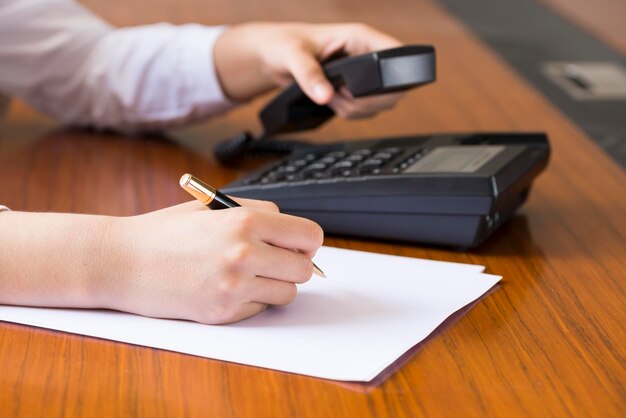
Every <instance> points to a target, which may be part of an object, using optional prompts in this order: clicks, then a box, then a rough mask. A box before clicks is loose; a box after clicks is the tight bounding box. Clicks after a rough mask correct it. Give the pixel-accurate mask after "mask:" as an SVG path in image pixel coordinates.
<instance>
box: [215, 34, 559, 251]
mask: <svg viewBox="0 0 626 418" xmlns="http://www.w3.org/2000/svg"><path fill="white" fill-rule="evenodd" d="M324 69H325V70H326V73H327V76H328V77H329V79H330V80H331V82H332V83H333V85H334V86H335V87H336V88H338V87H339V86H340V85H346V86H347V87H348V88H349V89H350V91H351V92H352V94H353V95H355V96H362V95H370V94H380V93H385V92H389V91H396V90H405V89H409V88H413V87H416V86H419V85H422V84H426V83H429V82H432V81H434V79H435V55H434V49H433V48H432V47H430V46H405V47H400V48H394V49H391V50H386V51H379V52H374V53H371V54H366V55H362V56H357V57H349V58H342V59H339V60H337V61H333V62H331V63H329V64H326V65H325V66H324ZM332 115H333V113H332V110H331V109H329V108H327V107H325V106H318V105H316V104H315V103H313V102H312V101H311V100H309V99H308V98H306V96H305V95H304V93H302V91H301V90H300V89H299V88H298V87H297V86H296V85H292V86H291V87H289V88H287V89H286V90H284V91H283V92H282V93H281V94H279V95H278V96H277V97H276V98H275V99H274V100H273V101H272V102H270V103H269V104H268V105H267V106H266V107H265V109H263V110H262V111H261V121H262V123H263V125H264V128H265V135H264V137H263V138H262V139H254V138H253V137H252V136H251V135H249V134H244V135H240V136H239V137H237V138H235V140H233V141H231V142H229V143H226V144H223V145H222V146H221V147H220V148H218V149H217V150H216V155H217V156H218V158H220V157H222V158H221V160H222V161H227V162H232V161H236V160H237V159H238V158H241V157H242V156H243V155H245V154H249V153H254V152H272V153H282V154H287V156H286V157H285V158H283V159H281V160H279V161H276V162H273V163H270V164H269V165H266V166H264V167H262V168H260V169H259V170H256V171H255V172H253V173H251V174H250V175H248V176H246V177H244V178H242V179H240V180H237V181H236V182H234V183H232V184H230V185H228V186H227V187H225V188H224V189H223V191H224V192H226V193H228V194H231V195H234V196H240V197H248V198H257V199H266V200H272V201H274V202H276V203H277V204H278V205H279V207H280V208H281V211H282V212H285V213H290V214H294V215H298V216H303V217H306V218H309V219H312V220H314V221H316V222H318V223H319V224H320V225H321V226H322V227H323V228H324V230H325V231H326V232H327V233H335V234H346V235H353V236H363V237H370V238H383V239H391V240H404V241H411V242H424V243H432V244H440V245H451V246H456V247H464V248H470V247H475V246H477V245H479V244H480V243H481V242H483V241H484V240H485V239H486V238H487V237H488V236H489V235H490V234H491V233H492V232H493V231H494V230H495V229H496V228H497V227H498V226H500V225H501V224H502V223H503V222H505V221H506V220H507V219H509V218H510V217H511V216H512V215H513V213H514V212H515V210H516V209H517V208H518V207H519V206H520V205H521V204H522V203H523V202H524V201H525V199H526V197H527V196H528V192H529V190H530V187H531V184H532V181H533V180H534V178H535V177H536V176H537V174H538V173H539V172H540V171H541V170H542V169H543V168H544V167H545V166H546V164H547V161H548V156H549V152H550V150H549V145H548V141H547V137H546V136H545V135H544V134H542V133H527V134H525V133H482V134H479V133H473V134H450V135H446V134H440V135H427V136H410V137H401V138H384V139H377V140H365V141H348V142H341V143H334V144H326V145H311V144H307V143H301V142H293V141H290V142H282V141H281V142H279V141H276V140H273V139H269V135H275V134H278V133H285V132H292V131H295V130H302V129H311V128H313V127H316V126H319V125H320V124H322V123H324V122H325V121H326V120H328V119H329V118H331V117H332Z"/></svg>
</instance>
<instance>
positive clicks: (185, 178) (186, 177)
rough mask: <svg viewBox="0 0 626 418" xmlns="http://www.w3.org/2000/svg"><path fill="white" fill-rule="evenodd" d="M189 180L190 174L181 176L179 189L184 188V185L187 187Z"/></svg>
mask: <svg viewBox="0 0 626 418" xmlns="http://www.w3.org/2000/svg"><path fill="white" fill-rule="evenodd" d="M189 180H191V174H189V173H186V174H183V175H182V177H181V178H180V181H179V183H180V187H185V186H186V185H188V184H189Z"/></svg>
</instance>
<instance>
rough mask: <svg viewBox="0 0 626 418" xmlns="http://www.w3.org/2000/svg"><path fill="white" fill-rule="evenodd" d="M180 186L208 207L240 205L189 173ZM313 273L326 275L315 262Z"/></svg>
mask: <svg viewBox="0 0 626 418" xmlns="http://www.w3.org/2000/svg"><path fill="white" fill-rule="evenodd" d="M180 187H182V188H183V189H185V190H186V191H187V192H188V193H189V194H190V195H192V196H193V197H195V198H196V199H197V200H198V201H199V202H200V203H202V204H203V205H205V206H207V207H208V208H209V209H213V210H218V209H229V208H237V207H241V205H240V204H239V203H237V202H235V201H234V200H233V199H231V198H230V197H228V196H226V195H225V194H224V193H222V192H220V191H219V190H217V189H215V188H214V187H211V186H209V185H208V184H206V183H205V182H203V181H202V180H200V179H198V178H196V177H194V176H192V175H191V174H183V176H182V177H181V178H180ZM313 273H315V274H317V275H318V276H320V277H326V275H325V274H324V272H323V271H322V270H321V269H320V268H319V267H318V266H316V265H315V263H313Z"/></svg>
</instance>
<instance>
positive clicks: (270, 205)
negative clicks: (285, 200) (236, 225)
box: [260, 200, 280, 212]
mask: <svg viewBox="0 0 626 418" xmlns="http://www.w3.org/2000/svg"><path fill="white" fill-rule="evenodd" d="M260 204H261V205H262V206H263V208H264V209H266V210H270V211H272V212H280V208H279V207H278V205H277V204H276V203H274V202H270V201H269V200H262V201H260Z"/></svg>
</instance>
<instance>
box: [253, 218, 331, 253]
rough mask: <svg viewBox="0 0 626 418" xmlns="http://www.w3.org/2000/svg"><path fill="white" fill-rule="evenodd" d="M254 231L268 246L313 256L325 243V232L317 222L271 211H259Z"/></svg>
mask: <svg viewBox="0 0 626 418" xmlns="http://www.w3.org/2000/svg"><path fill="white" fill-rule="evenodd" d="M254 230H255V231H256V232H257V234H258V237H259V238H260V239H261V240H262V241H263V242H265V243H267V244H270V245H273V246H276V247H281V248H286V249H289V250H298V251H300V252H302V253H305V254H308V255H311V256H312V255H313V254H315V252H316V251H317V249H318V248H319V247H320V246H321V245H322V242H323V241H324V231H323V230H322V228H321V227H320V226H319V225H318V224H316V223H315V222H313V221H310V220H308V219H305V218H299V217H297V216H291V215H285V214H281V213H275V212H269V211H259V213H258V219H256V220H255V221H254Z"/></svg>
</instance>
